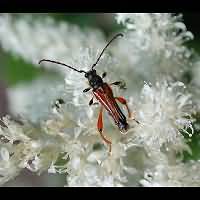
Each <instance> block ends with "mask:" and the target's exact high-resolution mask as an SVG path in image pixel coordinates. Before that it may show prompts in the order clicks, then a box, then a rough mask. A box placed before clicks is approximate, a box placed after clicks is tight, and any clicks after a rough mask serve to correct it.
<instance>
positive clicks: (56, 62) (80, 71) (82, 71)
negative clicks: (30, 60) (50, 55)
mask: <svg viewBox="0 0 200 200" xmlns="http://www.w3.org/2000/svg"><path fill="white" fill-rule="evenodd" d="M41 62H51V63H55V64H59V65H63V66H65V67H68V68H70V69H73V70H74V71H76V72H79V73H86V72H85V71H84V70H77V69H75V68H74V67H71V66H69V65H66V64H65V63H61V62H58V61H54V60H47V59H42V60H40V61H39V64H41Z"/></svg>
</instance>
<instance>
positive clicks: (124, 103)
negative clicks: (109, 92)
mask: <svg viewBox="0 0 200 200" xmlns="http://www.w3.org/2000/svg"><path fill="white" fill-rule="evenodd" d="M115 99H116V100H118V101H119V102H120V103H121V104H123V105H125V106H126V109H127V111H128V117H129V118H131V111H130V109H129V107H128V104H127V101H126V99H125V98H123V97H115ZM133 120H135V121H136V122H137V123H138V124H139V122H138V121H137V120H136V119H135V118H133Z"/></svg>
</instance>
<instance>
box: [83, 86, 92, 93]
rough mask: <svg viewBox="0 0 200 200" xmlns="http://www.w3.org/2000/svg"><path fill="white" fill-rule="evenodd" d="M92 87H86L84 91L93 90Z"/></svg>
mask: <svg viewBox="0 0 200 200" xmlns="http://www.w3.org/2000/svg"><path fill="white" fill-rule="evenodd" d="M91 89H92V88H91V87H89V88H86V89H84V90H83V92H88V91H89V90H91Z"/></svg>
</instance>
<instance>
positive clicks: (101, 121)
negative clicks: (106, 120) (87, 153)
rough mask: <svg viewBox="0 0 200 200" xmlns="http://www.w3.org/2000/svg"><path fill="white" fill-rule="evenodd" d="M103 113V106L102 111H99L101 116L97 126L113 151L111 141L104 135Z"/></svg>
mask: <svg viewBox="0 0 200 200" xmlns="http://www.w3.org/2000/svg"><path fill="white" fill-rule="evenodd" d="M102 115H103V107H101V108H100V112H99V118H98V122H97V128H98V131H99V133H100V136H101V138H102V139H103V141H104V142H106V144H108V145H109V152H111V145H112V143H111V141H109V140H108V139H106V137H105V136H104V135H103V120H102Z"/></svg>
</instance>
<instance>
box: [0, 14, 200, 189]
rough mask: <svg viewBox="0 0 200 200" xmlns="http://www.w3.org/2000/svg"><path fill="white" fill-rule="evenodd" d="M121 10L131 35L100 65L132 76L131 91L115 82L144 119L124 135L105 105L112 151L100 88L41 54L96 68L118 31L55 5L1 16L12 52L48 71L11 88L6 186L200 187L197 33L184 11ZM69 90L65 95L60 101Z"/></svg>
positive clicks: (1, 157) (2, 151) (2, 133)
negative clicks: (94, 97) (96, 94)
mask: <svg viewBox="0 0 200 200" xmlns="http://www.w3.org/2000/svg"><path fill="white" fill-rule="evenodd" d="M111 18H112V20H113V23H115V24H116V26H120V32H121V33H123V34H124V37H123V38H118V39H117V40H115V41H114V42H113V43H112V44H111V46H110V47H109V48H108V49H107V50H106V52H105V54H104V55H103V57H102V59H101V60H100V62H99V64H98V65H97V67H96V70H97V71H98V73H99V74H102V73H103V72H104V71H106V72H107V77H106V78H105V80H106V82H108V83H110V82H112V81H118V80H124V81H125V82H126V86H127V89H126V90H120V89H119V88H117V87H116V86H114V87H113V91H114V93H115V95H116V96H124V97H125V98H126V99H127V101H128V104H129V107H130V109H131V111H132V112H133V113H134V116H135V118H136V119H137V120H138V121H139V122H140V124H137V123H135V121H133V120H129V124H130V127H131V128H130V129H129V131H128V132H127V134H125V135H122V134H121V133H120V132H119V130H118V129H117V127H116V126H115V125H114V124H113V122H112V119H110V117H109V116H108V115H107V113H106V112H105V113H104V122H105V128H104V131H105V134H106V135H107V136H108V137H109V138H110V139H111V141H112V153H111V155H109V153H108V147H107V145H106V144H104V143H103V141H102V140H101V138H100V136H99V133H98V131H97V128H96V123H97V117H98V112H99V105H95V106H89V105H88V103H89V100H90V99H91V94H90V92H88V93H87V94H84V93H83V92H82V91H83V89H85V88H86V87H87V86H88V85H87V81H86V79H85V78H84V76H83V75H82V74H78V73H76V72H75V71H73V70H70V69H67V68H65V67H62V66H58V65H55V64H51V63H44V64H42V65H39V64H38V62H39V60H40V59H43V58H46V59H53V60H58V61H60V62H64V63H66V64H69V65H72V66H74V67H75V68H77V69H82V70H89V67H90V66H91V65H92V64H93V63H94V62H95V61H96V59H97V57H98V55H99V53H100V51H101V50H102V48H103V47H104V46H105V45H106V43H107V42H108V41H109V39H110V38H111V37H112V36H113V35H114V34H116V33H118V31H113V32H112V34H110V35H108V36H106V35H105V34H104V33H103V31H102V30H101V29H100V28H94V27H93V28H92V27H90V28H85V27H84V28H82V27H80V26H78V25H75V24H72V23H68V22H66V21H62V20H55V19H54V18H53V17H50V16H48V14H43V15H42V16H36V14H35V15H30V14H18V15H13V14H1V15H0V45H1V51H2V52H3V55H10V56H13V57H14V59H16V60H23V62H25V63H26V65H27V67H30V65H31V66H33V67H35V68H37V70H39V71H37V72H38V73H41V74H42V75H40V76H37V78H35V79H34V80H33V81H31V82H30V81H29V82H21V83H20V84H14V85H11V86H9V87H8V88H7V93H8V105H9V114H8V115H5V116H3V117H2V118H1V126H0V184H1V185H2V186H52V185H53V186H67V187H68V186H103V187H106V186H144V187H146V186H150V187H152V186H200V162H199V160H198V159H199V158H200V157H198V156H196V155H197V154H196V151H197V149H198V143H199V141H198V140H199V137H198V134H199V130H200V118H199V112H200V101H199V98H200V78H199V77H200V61H199V58H200V57H199V55H198V53H197V52H196V51H195V49H190V48H188V46H187V43H188V42H189V41H190V40H193V39H194V35H193V34H192V33H191V32H190V31H189V30H187V28H186V26H185V24H184V21H183V18H184V15H183V16H182V15H181V14H180V15H175V14H169V13H117V14H113V15H111ZM11 64H12V62H11ZM13 67H14V66H13ZM38 68H39V69H38ZM188 74H189V75H190V81H187V79H186V78H185V77H186V76H189V75H188ZM21 75H22V76H26V74H23V71H21ZM1 98H2V97H1ZM60 98H61V99H63V100H64V104H59V105H58V104H57V106H56V105H55V104H56V103H58V102H57V99H60ZM122 110H123V112H124V113H125V114H126V115H127V113H126V110H125V109H124V108H123V107H122ZM195 144H196V146H194V145H195ZM52 182H53V183H52Z"/></svg>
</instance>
